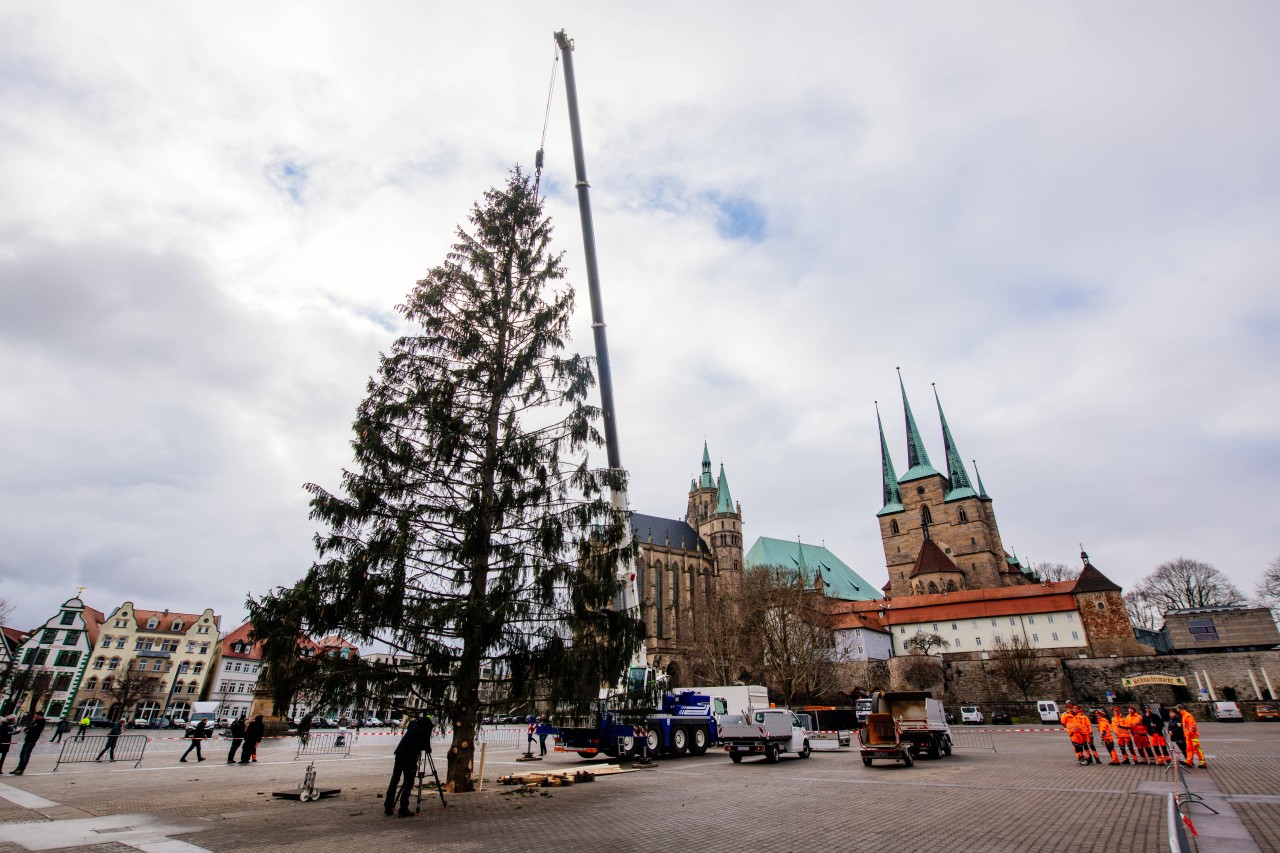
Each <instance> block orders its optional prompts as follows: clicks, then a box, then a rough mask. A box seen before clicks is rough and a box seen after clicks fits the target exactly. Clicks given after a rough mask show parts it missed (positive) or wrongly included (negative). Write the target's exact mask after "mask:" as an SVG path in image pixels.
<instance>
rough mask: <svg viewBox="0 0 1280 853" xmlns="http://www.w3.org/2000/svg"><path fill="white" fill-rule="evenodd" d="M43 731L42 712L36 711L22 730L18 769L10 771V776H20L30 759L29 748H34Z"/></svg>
mask: <svg viewBox="0 0 1280 853" xmlns="http://www.w3.org/2000/svg"><path fill="white" fill-rule="evenodd" d="M43 731H44V714H42V713H40V712H39V711H36V713H35V716H33V717H32V718H31V722H29V723H27V727H26V728H25V729H24V730H23V736H22V752H20V753H18V769H17V770H12V771H10V772H9V775H10V776H21V775H22V771H23V770H26V769H27V762H28V761H30V760H31V750H33V749H35V748H36V744H37V743H39V742H40V733H41V732H43Z"/></svg>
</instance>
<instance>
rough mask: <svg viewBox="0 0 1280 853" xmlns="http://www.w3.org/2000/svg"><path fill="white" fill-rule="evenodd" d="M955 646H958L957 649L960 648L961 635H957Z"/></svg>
mask: <svg viewBox="0 0 1280 853" xmlns="http://www.w3.org/2000/svg"><path fill="white" fill-rule="evenodd" d="M955 646H956V648H957V649H958V648H960V638H959V637H956V642H955Z"/></svg>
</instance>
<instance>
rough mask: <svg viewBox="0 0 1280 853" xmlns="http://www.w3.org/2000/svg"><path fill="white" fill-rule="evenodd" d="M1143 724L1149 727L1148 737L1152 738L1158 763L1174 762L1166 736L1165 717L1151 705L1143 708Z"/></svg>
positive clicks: (1152, 746)
mask: <svg viewBox="0 0 1280 853" xmlns="http://www.w3.org/2000/svg"><path fill="white" fill-rule="evenodd" d="M1142 715H1143V722H1144V723H1146V726H1147V735H1148V736H1149V737H1150V738H1151V751H1152V752H1154V753H1155V754H1156V761H1158V762H1159V763H1160V764H1162V765H1164V764H1168V763H1169V762H1171V761H1173V757H1172V756H1171V755H1169V742H1168V741H1167V740H1165V736H1164V716H1163V715H1162V714H1161V713H1160V711H1159V710H1157V709H1155V708H1152V707H1151V706H1150V705H1143V706H1142Z"/></svg>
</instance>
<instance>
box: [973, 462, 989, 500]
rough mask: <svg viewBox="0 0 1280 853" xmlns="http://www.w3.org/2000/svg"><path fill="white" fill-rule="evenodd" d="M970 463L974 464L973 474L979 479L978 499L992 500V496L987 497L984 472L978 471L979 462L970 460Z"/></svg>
mask: <svg viewBox="0 0 1280 853" xmlns="http://www.w3.org/2000/svg"><path fill="white" fill-rule="evenodd" d="M969 461H970V462H972V463H973V474H974V476H975V477H977V478H978V497H980V498H982V499H983V500H984V501H989V500H991V498H990V496H988V495H987V488H986V486H984V485H982V472H981V471H979V470H978V460H977V459H970V460H969Z"/></svg>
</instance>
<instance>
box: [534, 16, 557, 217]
mask: <svg viewBox="0 0 1280 853" xmlns="http://www.w3.org/2000/svg"><path fill="white" fill-rule="evenodd" d="M554 43H555V40H554V39H552V44H553V45H554ZM559 64H560V49H559V48H558V47H553V48H552V52H551V82H550V84H548V86H547V109H546V112H545V113H544V114H543V116H542V138H541V139H539V140H538V153H537V155H536V156H535V158H534V160H535V162H534V178H533V194H534V195H535V196H537V194H538V189H539V187H540V186H541V184H542V151H543V149H545V148H546V147H547V126H548V125H550V124H551V100H552V98H553V97H554V96H555V92H556V67H557V66H558V65H559Z"/></svg>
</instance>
